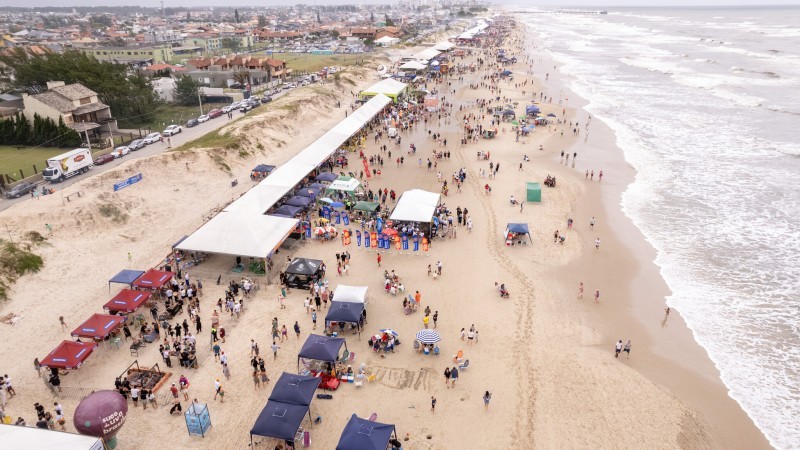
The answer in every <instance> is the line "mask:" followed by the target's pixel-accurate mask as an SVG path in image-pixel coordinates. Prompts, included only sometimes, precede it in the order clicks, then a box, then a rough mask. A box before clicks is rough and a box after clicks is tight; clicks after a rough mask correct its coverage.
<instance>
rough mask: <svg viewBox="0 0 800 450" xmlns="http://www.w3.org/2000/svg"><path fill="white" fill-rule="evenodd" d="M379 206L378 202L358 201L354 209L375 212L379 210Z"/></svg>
mask: <svg viewBox="0 0 800 450" xmlns="http://www.w3.org/2000/svg"><path fill="white" fill-rule="evenodd" d="M379 206H380V205H379V204H378V203H372V202H356V204H355V206H353V209H354V210H355V211H366V212H375V211H377V210H378V207H379Z"/></svg>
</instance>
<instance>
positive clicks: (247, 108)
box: [239, 103, 253, 113]
mask: <svg viewBox="0 0 800 450" xmlns="http://www.w3.org/2000/svg"><path fill="white" fill-rule="evenodd" d="M251 109H253V105H251V104H250V103H245V104H244V105H242V106H241V107H239V111H240V112H243V113H246V112H247V111H250V110H251Z"/></svg>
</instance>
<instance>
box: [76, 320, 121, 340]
mask: <svg viewBox="0 0 800 450" xmlns="http://www.w3.org/2000/svg"><path fill="white" fill-rule="evenodd" d="M124 321H125V318H124V317H122V316H112V315H109V314H92V317H89V319H88V320H87V321H86V322H83V323H82V324H80V326H79V327H78V328H75V330H73V331H72V337H87V338H92V339H105V338H106V337H107V336H108V335H109V334H111V332H112V331H113V330H114V329H115V328H117V327H118V326H119V324H121V323H122V322H124Z"/></svg>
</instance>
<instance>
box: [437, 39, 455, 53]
mask: <svg viewBox="0 0 800 450" xmlns="http://www.w3.org/2000/svg"><path fill="white" fill-rule="evenodd" d="M455 46H456V44H453V43H452V42H447V41H442V42H439V43H438V44H436V45H434V46H433V48H435V49H436V50H439V51H440V52H446V51H448V50H450V49H451V48H453V47H455Z"/></svg>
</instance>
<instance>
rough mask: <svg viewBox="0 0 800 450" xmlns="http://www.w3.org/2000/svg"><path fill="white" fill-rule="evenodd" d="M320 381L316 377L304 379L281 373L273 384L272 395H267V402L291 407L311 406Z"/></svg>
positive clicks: (300, 376)
mask: <svg viewBox="0 0 800 450" xmlns="http://www.w3.org/2000/svg"><path fill="white" fill-rule="evenodd" d="M320 381H321V379H320V378H317V377H306V376H303V375H294V374H291V373H289V372H283V373H282V374H281V377H280V378H278V381H276V382H275V386H274V387H273V388H272V393H271V394H270V395H269V400H271V401H274V402H281V403H290V404H292V405H305V406H308V405H311V401H312V400H313V399H314V393H315V392H316V391H317V388H318V387H319V382H320Z"/></svg>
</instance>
